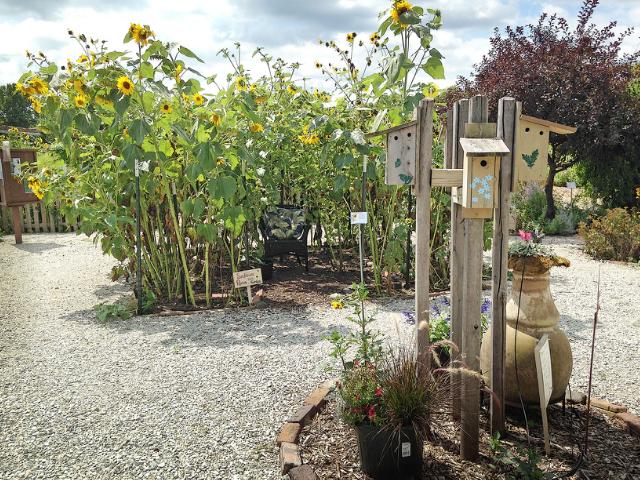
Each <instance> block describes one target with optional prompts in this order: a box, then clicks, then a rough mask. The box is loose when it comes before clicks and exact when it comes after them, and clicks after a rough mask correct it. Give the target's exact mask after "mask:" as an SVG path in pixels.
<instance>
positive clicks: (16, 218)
mask: <svg viewBox="0 0 640 480" xmlns="http://www.w3.org/2000/svg"><path fill="white" fill-rule="evenodd" d="M0 168H2V167H0ZM11 221H12V224H13V238H14V239H15V240H16V245H20V244H21V243H22V215H20V207H11Z"/></svg>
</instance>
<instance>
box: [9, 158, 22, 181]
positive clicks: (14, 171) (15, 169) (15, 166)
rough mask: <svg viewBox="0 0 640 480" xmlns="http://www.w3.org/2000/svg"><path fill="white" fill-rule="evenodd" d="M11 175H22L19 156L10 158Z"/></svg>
mask: <svg viewBox="0 0 640 480" xmlns="http://www.w3.org/2000/svg"><path fill="white" fill-rule="evenodd" d="M11 175H13V176H14V177H19V176H20V175H22V165H21V161H20V159H19V158H12V159H11Z"/></svg>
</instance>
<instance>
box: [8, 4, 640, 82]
mask: <svg viewBox="0 0 640 480" xmlns="http://www.w3.org/2000/svg"><path fill="white" fill-rule="evenodd" d="M390 3H391V2H390V1H387V0H315V1H295V0H268V1H267V0H262V1H261V0H212V1H204V0H180V1H175V0H138V1H136V2H131V1H130V0H127V1H125V0H111V1H109V2H105V1H94V0H55V1H51V0H21V1H20V2H18V1H16V0H0V32H1V35H2V41H1V42H0V84H1V83H6V82H11V81H15V80H16V79H17V78H18V76H19V75H20V73H21V72H23V71H24V69H25V68H26V60H25V57H24V51H25V49H29V50H32V51H38V50H42V51H44V52H45V53H47V54H48V55H49V56H50V57H51V58H53V59H55V60H58V61H64V60H65V59H66V58H72V59H75V58H77V56H78V55H79V51H78V50H77V45H75V44H74V42H73V41H72V40H70V39H68V37H67V34H66V31H67V29H69V28H71V29H72V30H74V31H76V32H84V33H86V34H87V35H92V36H94V37H98V38H100V39H105V40H107V41H109V43H110V45H111V47H112V48H113V49H122V48H123V47H122V38H123V37H124V34H125V32H126V30H127V28H128V25H129V23H130V22H138V23H147V24H149V25H150V26H151V27H152V29H153V30H154V31H155V32H156V34H157V36H158V38H161V39H163V40H170V41H176V42H179V43H181V44H183V45H185V46H187V47H189V48H191V49H192V50H194V51H195V52H197V53H198V54H199V55H200V56H201V57H203V58H204V59H205V60H206V66H205V67H204V68H202V71H203V73H205V74H207V75H209V74H213V73H218V74H224V73H227V72H228V71H229V68H228V66H227V65H226V64H225V61H224V60H223V59H221V58H220V57H219V56H217V55H216V54H217V52H218V51H219V50H220V48H222V47H231V46H233V43H234V42H235V41H238V42H240V43H241V44H242V45H243V51H244V57H245V59H246V60H247V64H248V66H249V67H250V68H252V69H253V70H254V73H256V74H260V73H261V65H260V64H259V62H256V61H254V60H252V59H251V58H250V54H251V52H252V51H253V49H254V48H255V46H257V45H260V46H264V47H265V48H266V50H268V51H269V52H270V53H271V54H272V55H273V56H274V58H275V57H278V56H280V57H282V58H284V59H285V60H288V61H298V62H300V63H301V64H302V66H301V69H300V75H301V76H304V77H306V78H309V79H310V82H311V83H316V82H319V81H320V75H319V72H318V71H317V70H316V69H315V68H314V63H315V61H316V60H319V61H321V62H323V63H327V62H329V61H331V58H332V57H331V55H330V52H329V51H327V50H326V49H325V48H323V47H320V46H319V45H318V43H317V40H318V39H319V38H322V39H325V40H330V39H334V40H340V41H342V40H343V39H344V35H345V33H346V32H350V31H356V32H359V33H360V34H361V35H363V36H366V37H368V35H369V33H370V32H372V31H373V30H374V29H375V26H376V24H377V12H379V11H381V10H384V9H385V8H388V6H389V5H390ZM414 3H415V4H416V5H420V6H423V7H434V8H440V9H441V10H442V12H443V28H442V29H441V30H440V31H438V32H437V34H436V35H435V38H434V42H433V46H434V47H436V48H438V49H439V50H440V51H441V52H442V53H443V54H444V55H445V57H446V58H445V60H444V65H445V72H446V76H447V78H446V80H445V81H442V82H439V83H441V84H444V85H447V84H451V83H452V82H454V81H455V79H456V77H457V76H458V75H468V74H469V73H470V72H471V71H472V67H473V64H474V63H476V62H477V61H478V60H480V59H481V58H482V55H483V54H484V53H486V51H487V50H488V46H489V37H490V35H491V34H492V31H493V29H494V27H499V28H501V29H502V28H504V26H506V25H525V24H527V23H530V22H532V21H535V20H536V19H537V18H538V16H539V15H540V13H541V12H543V11H545V12H549V13H559V14H560V15H563V16H566V18H568V19H569V20H570V21H571V23H574V22H575V17H576V13H577V11H578V9H579V7H580V5H581V1H579V0H555V1H554V0H549V1H539V0H529V1H517V0H484V1H480V0H473V1H469V0H433V1H430V2H426V1H416V2H414ZM596 12H597V13H596V16H595V21H596V23H598V24H600V25H603V24H605V23H607V22H608V21H609V20H618V22H619V29H620V30H622V29H624V28H626V27H636V29H637V31H636V32H634V34H633V36H632V38H630V39H628V40H627V41H626V42H625V44H624V49H625V50H626V51H631V50H634V49H640V39H639V35H640V0H602V4H601V5H600V6H599V7H598V9H597V11H596Z"/></svg>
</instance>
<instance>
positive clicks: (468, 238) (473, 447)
mask: <svg viewBox="0 0 640 480" xmlns="http://www.w3.org/2000/svg"><path fill="white" fill-rule="evenodd" d="M488 118H489V109H488V104H487V97H485V96H482V95H476V96H475V97H473V98H472V99H471V100H470V101H469V123H486V122H487V120H488ZM483 231H484V220H483V219H479V218H478V219H477V218H466V219H464V266H465V269H464V272H463V282H462V288H463V299H464V304H463V324H462V360H463V362H464V363H465V364H466V366H467V367H468V368H469V369H471V370H474V371H476V372H478V371H479V370H480V342H481V340H482V327H481V321H480V309H481V305H482V247H483ZM479 413H480V382H479V380H478V379H477V378H475V377H473V376H471V375H467V376H465V377H464V378H463V379H462V398H461V414H460V419H461V429H460V456H461V457H462V459H464V460H476V459H477V458H478V454H479V448H478V436H479V423H480V419H479Z"/></svg>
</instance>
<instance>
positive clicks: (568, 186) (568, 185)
mask: <svg viewBox="0 0 640 480" xmlns="http://www.w3.org/2000/svg"><path fill="white" fill-rule="evenodd" d="M567 188H570V189H571V190H573V189H574V188H576V182H567Z"/></svg>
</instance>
